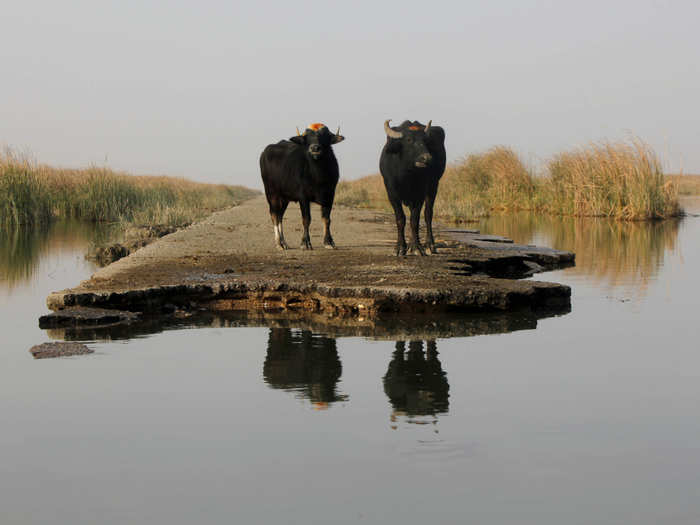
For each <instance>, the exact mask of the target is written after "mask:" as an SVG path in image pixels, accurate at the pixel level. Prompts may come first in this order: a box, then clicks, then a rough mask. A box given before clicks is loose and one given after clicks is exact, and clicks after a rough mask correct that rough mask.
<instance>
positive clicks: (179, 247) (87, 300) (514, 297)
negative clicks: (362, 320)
mask: <svg viewBox="0 0 700 525" xmlns="http://www.w3.org/2000/svg"><path fill="white" fill-rule="evenodd" d="M318 217H319V209H318V207H314V208H313V219H314V220H313V222H312V243H313V244H314V246H316V247H317V249H315V250H311V251H307V250H301V249H300V248H292V249H290V250H288V251H286V252H282V251H278V250H277V249H276V248H275V246H274V242H273V235H272V227H271V225H270V219H269V216H268V212H267V203H266V202H265V199H264V197H258V198H255V199H252V200H250V201H247V202H245V203H244V204H242V205H241V206H238V207H235V208H231V209H228V210H224V211H221V212H218V213H215V214H213V215H212V216H210V217H209V218H207V219H206V220H204V221H202V222H200V223H197V224H194V225H192V226H190V227H189V228H186V229H184V230H181V231H177V232H175V233H172V234H170V235H166V236H164V237H162V238H161V239H159V240H157V241H156V242H154V243H152V244H150V245H148V246H145V247H144V248H141V249H139V250H138V251H136V252H135V253H133V254H131V255H130V256H128V257H125V258H123V259H121V260H119V261H117V262H115V263H113V264H111V265H109V266H107V267H106V268H103V269H101V270H99V271H98V272H97V273H95V274H94V275H93V276H92V278H90V279H89V280H87V281H84V282H82V283H80V285H78V286H76V287H75V288H72V289H68V290H63V291H60V292H54V293H52V294H51V295H50V296H49V297H48V299H47V304H48V306H49V308H50V309H52V310H56V311H57V310H61V309H64V308H66V307H71V306H91V307H101V308H109V309H114V308H116V309H121V310H127V311H132V312H152V313H153V312H168V311H171V312H173V311H190V312H193V311H201V310H211V311H259V312H305V313H309V314H317V315H323V316H325V317H327V318H330V317H353V316H355V317H367V318H374V317H381V316H386V315H396V314H409V313H422V314H425V313H448V312H483V311H510V310H516V309H522V308H533V309H538V308H552V307H557V308H560V307H568V305H569V304H570V293H571V292H570V289H569V288H568V287H566V286H562V285H559V284H556V283H546V282H538V281H530V280H520V278H522V277H529V276H531V275H532V274H533V273H537V272H541V271H545V270H550V269H555V268H560V267H564V266H569V265H572V264H573V263H574V255H573V254H572V253H569V252H559V251H556V250H551V249H546V248H536V247H532V246H517V245H514V244H513V243H512V242H508V240H507V239H499V238H494V237H492V236H479V235H478V234H477V233H474V232H464V231H457V232H455V231H438V232H437V241H438V249H439V253H438V254H437V255H432V256H426V257H420V256H417V255H412V256H406V257H396V256H394V255H392V253H393V244H394V239H395V235H396V234H395V226H394V221H393V217H391V216H389V215H387V214H382V213H377V212H374V211H366V210H356V209H348V208H340V209H337V210H334V213H333V225H332V229H333V234H334V238H335V240H336V244H337V246H338V249H337V250H325V249H323V248H322V247H321V244H322V243H321V221H320V220H319V219H318ZM285 230H286V237H287V242H289V243H290V245H295V244H297V245H298V243H299V241H300V237H301V220H300V217H299V212H298V209H297V208H296V207H291V206H290V209H289V210H288V212H287V215H286V217H285Z"/></svg>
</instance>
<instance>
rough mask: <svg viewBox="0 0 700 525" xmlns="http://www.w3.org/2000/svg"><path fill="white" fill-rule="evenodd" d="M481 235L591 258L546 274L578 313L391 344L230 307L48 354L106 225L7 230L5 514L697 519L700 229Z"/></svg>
mask: <svg viewBox="0 0 700 525" xmlns="http://www.w3.org/2000/svg"><path fill="white" fill-rule="evenodd" d="M691 206H692V205H691ZM697 208H700V206H697ZM481 228H482V230H483V231H486V232H489V233H496V234H501V235H508V236H511V237H512V238H514V239H515V240H517V241H519V242H525V243H541V244H547V245H550V246H552V247H555V248H561V249H572V250H574V251H576V253H577V263H578V264H577V266H576V267H575V268H569V269H566V270H562V271H558V272H550V273H546V274H541V275H538V276H537V277H536V278H538V279H543V280H551V281H556V282H561V283H565V284H568V285H570V286H572V289H573V296H572V310H571V312H570V313H566V314H564V315H556V316H552V317H544V318H538V317H537V316H531V315H527V314H519V315H517V316H472V317H470V318H469V319H466V320H462V321H461V324H460V323H459V322H458V323H457V324H456V325H453V326H454V327H455V328H453V333H454V334H456V335H458V337H448V335H449V333H445V332H444V331H443V332H437V333H438V334H439V336H436V337H425V338H418V337H413V338H401V337H396V336H395V337H393V338H391V337H390V336H388V337H389V338H388V339H381V340H370V339H367V338H366V337H361V336H347V334H348V333H350V334H365V333H366V332H363V331H362V330H357V331H354V332H353V331H348V330H345V331H343V330H335V331H334V330H319V329H317V328H316V327H315V326H313V325H301V324H300V323H293V322H292V323H285V322H283V321H280V320H277V321H274V320H268V321H266V322H267V326H266V325H265V323H263V322H261V321H260V320H259V319H246V318H241V317H240V316H239V317H236V316H229V317H227V316H215V315H209V316H203V318H201V319H189V320H183V321H182V322H180V323H174V324H172V325H171V326H155V327H153V328H152V329H149V330H144V331H143V332H142V333H138V334H137V333H117V332H111V333H98V332H95V333H92V334H91V335H90V336H89V337H88V338H89V339H92V340H94V342H91V343H90V346H91V347H92V348H94V349H95V350H96V353H95V354H92V355H89V356H80V357H74V358H61V359H46V360H34V359H33V358H32V357H31V355H30V354H29V352H28V351H27V350H28V348H29V347H30V346H31V345H33V344H37V343H41V342H44V341H47V340H50V338H51V337H66V333H65V331H64V332H62V333H45V332H43V331H41V330H39V329H38V327H37V318H38V316H39V315H40V314H42V313H44V312H45V307H44V298H45V297H46V295H47V294H48V293H49V292H50V291H52V290H57V289H61V288H65V287H68V286H72V285H74V284H75V283H76V282H78V281H79V280H81V279H83V278H86V277H88V276H89V275H90V273H91V272H92V271H94V267H93V266H92V265H91V264H89V263H87V262H86V261H84V260H83V253H84V251H85V248H86V245H87V243H88V242H89V240H90V236H91V235H92V234H91V233H90V232H82V233H81V232H80V231H76V232H75V235H73V234H71V233H70V232H72V231H74V228H73V227H71V228H67V230H66V233H61V234H50V235H48V236H45V237H41V238H40V239H43V240H40V241H36V240H32V241H27V240H26V239H27V237H26V236H25V237H22V239H25V240H23V241H21V242H18V241H17V240H16V239H17V237H15V240H14V241H12V240H8V239H9V237H7V236H6V237H0V242H1V243H2V246H0V254H3V255H0V257H4V258H3V259H0V268H1V270H0V271H2V272H3V273H2V274H0V275H1V278H0V314H1V315H0V329H1V330H2V333H3V344H2V350H1V351H0V370H1V371H2V372H1V374H2V376H1V378H0V414H2V416H3V432H1V433H0V450H2V451H3V460H2V462H0V522H1V523H13V524H15V523H18V524H22V523H32V524H33V523H71V524H82V523H86V524H87V523H90V524H93V523H149V524H152V523H167V524H177V523H183V524H184V523H224V522H226V523H231V522H235V523H274V522H277V523H358V522H359V523H362V522H367V523H402V524H411V523H421V524H423V523H489V524H491V523H497V524H498V523H519V524H530V523H532V524H546V523H552V524H554V523H556V524H560V523H567V524H569V523H580V524H590V523H603V524H608V523H610V524H613V523H636V524H639V523H642V524H647V523H648V524H657V523H678V524H685V523H688V524H690V523H693V524H695V523H698V522H700V504H699V503H698V501H700V418H698V417H697V416H698V415H697V411H698V406H700V381H699V379H700V356H699V355H698V350H697V339H698V337H697V336H698V335H699V334H698V327H697V319H698V310H697V305H698V292H699V291H700V286H699V285H700V278H698V274H697V268H700V243H698V238H699V235H700V219H698V218H692V217H691V218H688V219H686V220H683V221H680V222H664V223H655V224H651V225H650V224H642V223H640V224H633V225H629V224H628V225H624V224H620V223H612V222H609V221H597V220H564V219H545V220H542V219H537V218H533V217H531V216H518V217H511V218H509V219H508V218H502V217H501V218H498V217H496V218H493V219H491V220H490V221H488V222H487V223H484V224H482V225H481ZM59 230H60V228H59ZM61 235H63V237H61ZM32 239H33V237H32ZM18 245H22V246H25V245H26V246H29V247H30V248H25V249H22V250H17V249H14V250H15V251H14V252H13V251H11V248H10V247H11V246H18ZM13 253H15V254H16V253H22V254H27V253H29V254H30V255H22V256H21V257H19V259H17V257H18V256H17V255H13ZM8 254H9V255H8ZM13 258H14V259H13ZM10 259H12V261H13V262H8V261H10ZM16 268H19V269H16ZM391 333H394V334H397V333H400V331H394V332H390V334H391ZM428 333H429V331H428ZM68 336H70V334H68ZM68 338H70V337H68Z"/></svg>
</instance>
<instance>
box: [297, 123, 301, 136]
mask: <svg viewBox="0 0 700 525" xmlns="http://www.w3.org/2000/svg"><path fill="white" fill-rule="evenodd" d="M297 137H301V133H299V126H297Z"/></svg>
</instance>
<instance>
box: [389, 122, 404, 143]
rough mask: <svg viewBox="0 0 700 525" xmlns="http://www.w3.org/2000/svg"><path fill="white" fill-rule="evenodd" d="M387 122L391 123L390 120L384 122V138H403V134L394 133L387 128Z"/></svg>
mask: <svg viewBox="0 0 700 525" xmlns="http://www.w3.org/2000/svg"><path fill="white" fill-rule="evenodd" d="M389 122H391V119H389V120H385V121H384V133H386V136H387V137H389V138H390V139H400V138H401V137H403V133H401V132H400V131H394V130H393V129H391V128H390V127H389Z"/></svg>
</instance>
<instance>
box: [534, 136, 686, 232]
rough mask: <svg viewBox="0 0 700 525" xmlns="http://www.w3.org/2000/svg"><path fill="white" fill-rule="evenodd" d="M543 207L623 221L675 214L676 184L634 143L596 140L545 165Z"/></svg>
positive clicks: (645, 148) (647, 150) (643, 146)
mask: <svg viewBox="0 0 700 525" xmlns="http://www.w3.org/2000/svg"><path fill="white" fill-rule="evenodd" d="M548 172H549V175H548V180H547V184H546V185H545V186H544V187H543V190H544V191H545V192H546V195H547V198H546V199H545V203H546V204H545V209H546V210H547V211H550V212H552V213H559V214H563V215H574V216H599V217H614V218H617V219H624V220H640V219H660V218H665V217H669V216H673V215H678V213H679V211H680V210H679V206H678V186H677V184H675V183H674V182H673V181H672V180H668V179H666V178H665V177H664V174H663V170H662V169H661V162H660V161H659V160H658V158H657V157H656V155H655V153H654V152H653V150H652V149H651V148H650V147H649V146H648V145H647V144H645V143H643V142H641V141H639V140H632V141H629V142H601V143H596V144H591V145H589V146H587V147H585V148H581V149H578V150H574V151H570V152H565V153H561V154H559V155H557V156H555V157H554V158H553V159H552V160H551V161H550V162H549V165H548Z"/></svg>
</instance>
